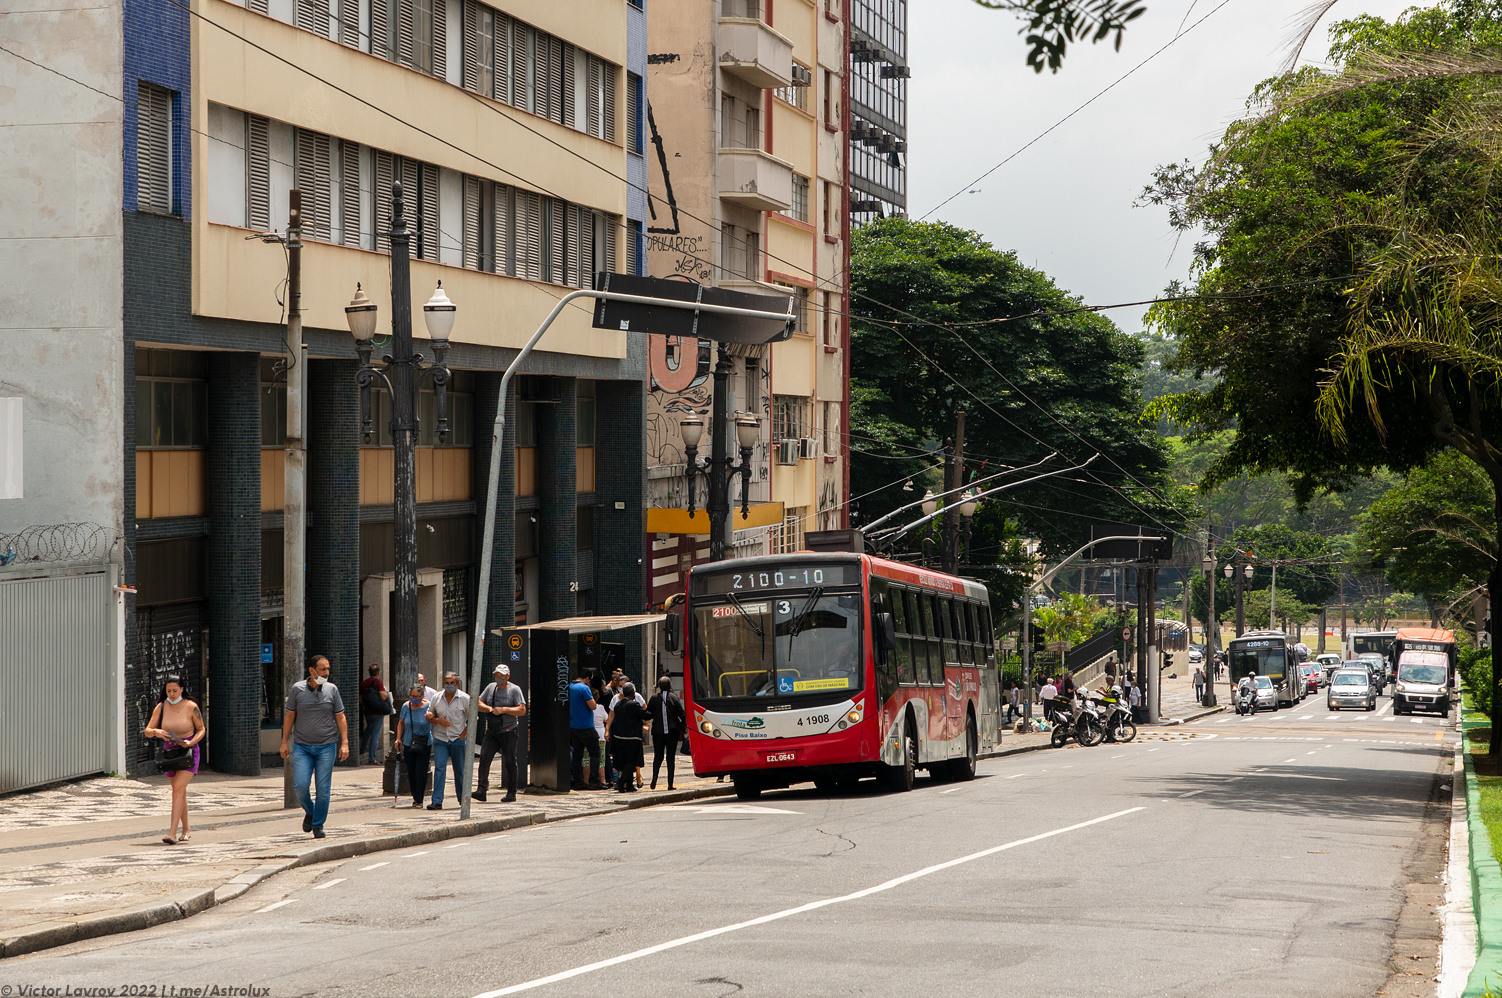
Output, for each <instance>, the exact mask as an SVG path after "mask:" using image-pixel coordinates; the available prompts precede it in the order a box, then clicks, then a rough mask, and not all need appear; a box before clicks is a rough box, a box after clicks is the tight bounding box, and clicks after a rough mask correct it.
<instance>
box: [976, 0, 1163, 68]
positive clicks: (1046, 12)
mask: <svg viewBox="0 0 1502 998" xmlns="http://www.w3.org/2000/svg"><path fill="white" fill-rule="evenodd" d="M975 2H976V3H978V4H980V5H981V6H982V7H990V8H992V9H993V10H1009V11H1012V12H1013V13H1016V14H1020V15H1021V16H1022V17H1023V18H1024V19H1025V20H1026V22H1027V23H1026V24H1025V25H1024V26H1023V28H1022V29H1021V31H1020V32H1019V34H1026V35H1027V43H1028V53H1027V64H1028V65H1029V66H1031V67H1033V69H1034V71H1036V72H1039V73H1041V72H1043V68H1044V67H1045V66H1047V67H1048V68H1049V69H1051V70H1053V71H1054V72H1055V73H1057V72H1058V71H1059V67H1060V66H1062V65H1063V64H1064V52H1065V50H1066V49H1067V48H1068V47H1069V43H1070V42H1076V41H1089V42H1092V43H1093V42H1101V41H1105V40H1106V39H1108V38H1114V39H1115V45H1116V48H1117V49H1118V50H1120V48H1121V41H1122V38H1123V36H1124V35H1125V33H1126V26H1127V25H1128V24H1130V23H1131V22H1132V21H1135V20H1136V19H1137V18H1139V17H1141V16H1142V15H1143V14H1145V13H1147V8H1146V7H1145V6H1144V5H1143V0H975Z"/></svg>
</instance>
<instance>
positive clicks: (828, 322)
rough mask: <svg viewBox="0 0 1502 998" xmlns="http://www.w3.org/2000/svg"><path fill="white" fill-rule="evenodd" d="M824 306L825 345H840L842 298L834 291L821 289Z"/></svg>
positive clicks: (822, 310)
mask: <svg viewBox="0 0 1502 998" xmlns="http://www.w3.org/2000/svg"><path fill="white" fill-rule="evenodd" d="M820 295H821V296H822V299H823V307H822V309H821V312H822V318H823V322H822V325H823V328H824V345H825V346H827V347H838V346H839V345H840V299H839V297H838V296H837V295H836V294H835V293H834V292H832V291H821V292H820Z"/></svg>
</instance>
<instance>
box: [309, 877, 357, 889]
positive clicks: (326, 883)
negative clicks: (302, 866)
mask: <svg viewBox="0 0 1502 998" xmlns="http://www.w3.org/2000/svg"><path fill="white" fill-rule="evenodd" d="M348 879H349V878H348V877H335V878H334V879H333V880H327V881H324V882H323V883H321V884H319V885H318V886H317V887H315V888H313V889H314V890H315V891H326V890H328V889H329V888H330V887H333V886H334V885H335V884H342V883H344V882H345V881H346V880H348Z"/></svg>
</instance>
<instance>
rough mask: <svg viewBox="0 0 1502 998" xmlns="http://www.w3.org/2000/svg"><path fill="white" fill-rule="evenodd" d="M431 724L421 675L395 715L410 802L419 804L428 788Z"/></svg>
mask: <svg viewBox="0 0 1502 998" xmlns="http://www.w3.org/2000/svg"><path fill="white" fill-rule="evenodd" d="M432 741H433V725H432V722H430V721H429V720H428V695H427V686H426V684H424V683H423V682H422V681H421V680H420V679H419V681H418V682H415V683H413V684H412V688H411V689H410V690H408V691H407V701H406V703H404V704H402V709H401V712H400V713H399V714H397V716H396V743H397V745H399V746H401V753H402V761H403V762H404V763H405V764H406V766H407V787H408V788H409V789H410V790H411V791H412V806H413V807H422V799H423V797H424V796H425V795H426V794H427V792H428V762H429V760H431V759H432V758H433V751H432Z"/></svg>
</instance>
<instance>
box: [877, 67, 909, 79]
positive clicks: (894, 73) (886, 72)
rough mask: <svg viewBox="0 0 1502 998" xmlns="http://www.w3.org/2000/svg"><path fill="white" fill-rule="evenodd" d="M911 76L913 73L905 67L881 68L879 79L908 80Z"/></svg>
mask: <svg viewBox="0 0 1502 998" xmlns="http://www.w3.org/2000/svg"><path fill="white" fill-rule="evenodd" d="M912 76H913V71H912V69H911V68H909V67H907V66H883V67H881V78H882V79H884V80H910V79H912Z"/></svg>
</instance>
